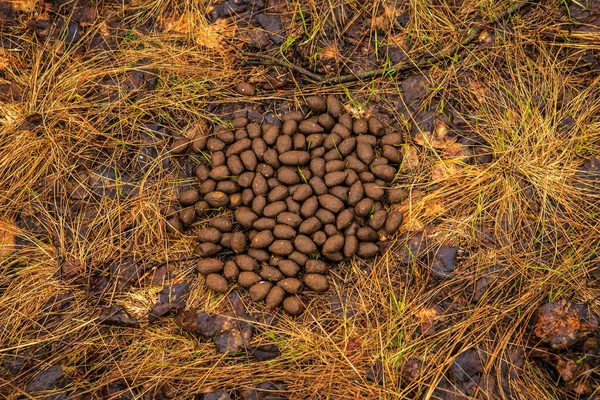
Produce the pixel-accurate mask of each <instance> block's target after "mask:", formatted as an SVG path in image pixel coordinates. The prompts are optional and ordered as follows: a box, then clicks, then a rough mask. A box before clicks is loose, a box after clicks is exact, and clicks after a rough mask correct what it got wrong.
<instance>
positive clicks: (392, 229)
mask: <svg viewBox="0 0 600 400" xmlns="http://www.w3.org/2000/svg"><path fill="white" fill-rule="evenodd" d="M402 222H404V215H403V214H402V213H401V212H400V211H392V212H391V213H390V215H389V216H388V217H387V220H386V221H385V227H384V230H385V233H387V234H388V235H393V234H394V233H396V232H397V231H398V229H400V226H402Z"/></svg>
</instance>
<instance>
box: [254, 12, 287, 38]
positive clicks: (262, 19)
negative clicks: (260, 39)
mask: <svg viewBox="0 0 600 400" xmlns="http://www.w3.org/2000/svg"><path fill="white" fill-rule="evenodd" d="M255 18H256V20H257V21H258V23H259V24H260V26H262V27H263V29H264V30H266V31H267V32H269V34H270V35H269V37H270V39H271V40H272V41H273V43H275V44H281V43H282V42H283V37H282V36H281V35H280V34H279V32H280V31H281V19H280V18H279V16H278V15H273V14H257V15H256V16H255Z"/></svg>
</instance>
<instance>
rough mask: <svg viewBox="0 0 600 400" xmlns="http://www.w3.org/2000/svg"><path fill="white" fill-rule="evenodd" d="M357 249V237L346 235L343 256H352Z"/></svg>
mask: <svg viewBox="0 0 600 400" xmlns="http://www.w3.org/2000/svg"><path fill="white" fill-rule="evenodd" d="M357 251H358V238H357V237H356V236H352V235H347V236H346V239H345V241H344V248H343V253H344V256H345V257H348V258H349V257H352V256H354V255H355V254H356V252H357Z"/></svg>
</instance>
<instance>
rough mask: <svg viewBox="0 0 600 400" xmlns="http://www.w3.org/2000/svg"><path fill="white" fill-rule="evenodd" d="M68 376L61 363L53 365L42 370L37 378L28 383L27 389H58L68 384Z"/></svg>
mask: <svg viewBox="0 0 600 400" xmlns="http://www.w3.org/2000/svg"><path fill="white" fill-rule="evenodd" d="M66 381H67V379H66V377H65V374H64V372H63V370H62V367H61V366H60V365H53V366H51V367H48V368H46V369H45V370H43V371H42V372H40V373H39V374H38V375H37V376H36V377H35V379H34V380H33V381H32V382H31V383H30V384H29V385H27V387H26V388H25V391H26V392H28V393H30V392H39V391H42V390H52V389H57V388H60V387H62V386H64V385H65V384H66Z"/></svg>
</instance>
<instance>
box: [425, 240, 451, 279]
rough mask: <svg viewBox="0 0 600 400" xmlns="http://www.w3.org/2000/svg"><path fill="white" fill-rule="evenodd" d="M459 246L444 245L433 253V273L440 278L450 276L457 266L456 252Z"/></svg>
mask: <svg viewBox="0 0 600 400" xmlns="http://www.w3.org/2000/svg"><path fill="white" fill-rule="evenodd" d="M457 252H458V246H442V247H440V248H439V249H438V250H437V252H436V253H435V254H434V255H433V260H432V261H431V266H430V268H431V273H432V274H433V275H434V276H436V277H438V278H442V279H443V278H447V277H449V276H450V274H451V273H452V271H454V268H455V266H456V253H457Z"/></svg>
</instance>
